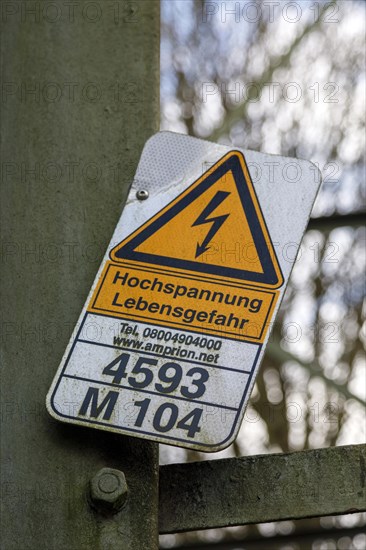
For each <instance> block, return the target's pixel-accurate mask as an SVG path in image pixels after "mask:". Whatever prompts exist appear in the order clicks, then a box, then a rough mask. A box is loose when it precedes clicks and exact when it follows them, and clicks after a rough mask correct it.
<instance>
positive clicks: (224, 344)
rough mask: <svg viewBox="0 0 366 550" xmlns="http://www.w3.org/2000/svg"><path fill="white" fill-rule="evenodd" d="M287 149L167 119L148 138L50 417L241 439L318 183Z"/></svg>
mask: <svg viewBox="0 0 366 550" xmlns="http://www.w3.org/2000/svg"><path fill="white" fill-rule="evenodd" d="M287 161H288V159H284V158H283V157H278V158H276V161H275V162H273V157H270V156H268V155H264V154H262V153H254V152H250V151H246V152H243V151H239V150H230V148H228V147H225V146H222V145H216V144H212V143H208V142H204V141H202V140H196V139H194V138H191V137H188V136H180V135H178V134H172V133H167V132H162V133H159V134H157V135H155V136H154V137H153V138H151V139H150V140H149V141H148V142H147V144H146V145H145V148H144V151H143V154H142V157H141V160H140V164H139V166H138V170H137V173H136V176H135V180H134V182H133V185H132V188H131V191H130V195H129V197H128V200H127V203H126V206H125V209H124V211H123V214H122V217H121V219H120V221H119V222H118V225H117V228H116V230H115V233H114V235H113V237H112V240H111V243H110V245H109V247H108V249H107V252H106V255H105V257H104V260H103V262H102V265H101V267H100V269H99V272H98V274H97V277H96V279H95V281H94V284H93V287H92V289H91V291H90V294H89V296H88V299H87V301H86V304H85V306H84V308H83V311H82V313H81V316H80V319H79V322H78V324H77V328H76V330H75V334H74V335H73V338H71V340H70V342H69V345H68V347H67V349H66V352H65V355H64V357H63V359H62V362H61V364H60V367H59V369H58V371H57V374H56V376H55V378H54V381H53V383H52V386H51V388H50V391H49V393H48V396H47V408H48V411H49V412H50V414H51V415H52V416H53V417H55V418H57V419H58V420H61V421H63V422H69V423H73V424H78V425H81V426H90V427H93V428H97V429H102V430H108V431H112V432H116V433H121V434H128V435H134V436H137V437H142V438H145V439H150V440H153V441H157V442H161V443H168V444H173V445H179V446H183V447H188V448H192V449H196V450H200V451H206V452H214V451H218V450H221V449H223V448H225V447H227V446H228V445H229V444H230V443H231V442H232V441H233V440H234V439H235V437H236V436H237V433H238V430H239V427H240V423H241V420H242V418H243V415H244V411H245V405H246V403H247V401H248V399H249V396H250V393H251V390H252V388H253V384H254V381H255V377H256V374H257V372H258V368H259V365H260V362H261V359H262V358H263V354H264V349H265V346H266V343H267V342H268V338H269V334H270V329H271V326H272V325H273V321H274V318H275V315H276V312H277V311H278V307H279V304H280V301H281V298H282V297H283V294H284V291H285V286H286V283H287V281H288V279H289V276H290V272H291V269H292V266H293V263H294V261H295V255H294V254H292V257H291V258H289V255H288V254H287V253H286V254H285V251H286V250H287V248H286V247H288V245H289V244H290V245H291V250H292V252H294V250H295V252H296V250H297V248H298V246H299V244H300V241H301V238H302V235H303V232H304V230H305V228H306V224H307V221H308V218H309V215H310V211H311V208H312V204H313V201H314V199H315V196H316V192H317V189H318V185H319V184H318V183H317V181H318V179H317V178H315V177H314V167H313V166H312V165H311V164H310V163H307V162H305V161H296V162H297V163H298V164H299V173H300V174H301V178H300V179H299V180H298V181H296V182H293V181H292V182H288V181H286V179H285V178H284V174H286V173H287V171H286V170H285V169H284V167H285V165H286V162H287ZM291 162H292V163H294V162H295V161H294V160H293V159H291ZM271 164H272V165H273V164H274V165H275V166H277V167H278V171H277V172H273V166H272V171H271V172H270V174H271V177H269V176H268V175H267V176H266V174H265V170H264V168H265V167H266V166H267V165H271ZM253 165H255V166H256V167H260V168H261V170H260V171H259V172H260V173H261V174H262V176H261V177H260V178H259V180H256V181H255V182H253V180H252V179H251V177H250V167H251V166H253ZM203 166H205V167H207V166H209V169H208V170H207V169H202V167H203ZM257 172H258V170H257ZM273 173H274V174H275V180H273V178H272V175H273ZM141 190H143V191H144V193H139V191H141ZM142 196H143V197H147V196H148V199H147V200H145V201H140V200H138V198H139V197H142Z"/></svg>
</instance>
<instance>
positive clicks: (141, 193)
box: [136, 189, 149, 201]
mask: <svg viewBox="0 0 366 550" xmlns="http://www.w3.org/2000/svg"><path fill="white" fill-rule="evenodd" d="M148 197H149V192H148V191H146V189H139V190H138V191H137V192H136V198H137V199H138V200H139V201H145V200H146V199H147V198H148Z"/></svg>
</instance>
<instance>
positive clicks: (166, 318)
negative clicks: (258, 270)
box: [88, 262, 277, 343]
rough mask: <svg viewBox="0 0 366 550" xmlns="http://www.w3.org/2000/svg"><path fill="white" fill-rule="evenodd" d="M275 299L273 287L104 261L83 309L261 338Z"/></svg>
mask: <svg viewBox="0 0 366 550" xmlns="http://www.w3.org/2000/svg"><path fill="white" fill-rule="evenodd" d="M276 300H277V292H273V291H267V290H261V289H258V290H256V289H253V288H246V287H244V286H240V285H237V284H230V282H227V281H225V282H223V283H215V282H207V281H206V280H204V279H199V278H193V277H187V276H184V275H183V274H182V275H180V274H176V275H173V274H168V273H165V274H164V273H161V272H160V273H159V272H154V271H153V270H147V269H143V268H140V267H138V266H134V265H132V264H131V265H126V266H124V265H114V264H113V263H112V262H108V263H107V265H106V267H105V269H104V272H103V275H102V277H101V278H100V282H99V284H98V286H97V288H96V290H95V292H94V295H93V298H92V300H91V302H90V304H89V306H88V311H90V312H92V313H99V314H101V315H108V314H109V315H112V316H114V317H122V318H130V319H135V320H136V321H137V320H144V321H147V322H149V323H151V324H156V325H159V326H168V327H169V326H171V327H174V328H180V329H182V330H189V331H193V332H200V333H202V332H205V333H208V334H212V335H216V336H221V337H225V338H233V339H237V340H244V341H253V342H256V343H262V342H263V341H264V339H265V335H266V333H267V330H268V329H269V326H270V323H271V318H272V315H273V310H274V307H275V303H276Z"/></svg>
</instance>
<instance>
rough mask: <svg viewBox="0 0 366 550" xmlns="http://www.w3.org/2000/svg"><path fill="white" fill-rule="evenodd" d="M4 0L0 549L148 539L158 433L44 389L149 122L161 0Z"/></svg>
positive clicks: (154, 121)
mask: <svg viewBox="0 0 366 550" xmlns="http://www.w3.org/2000/svg"><path fill="white" fill-rule="evenodd" d="M71 4H73V5H74V7H72V6H70V5H71ZM57 5H58V9H55V6H57ZM52 6H53V7H52ZM0 9H1V10H2V11H1V19H2V29H1V41H2V66H1V71H2V75H1V76H2V126H1V138H2V151H1V156H2V159H1V160H2V168H3V171H2V196H1V220H2V243H3V244H2V257H1V260H2V265H1V271H2V284H1V307H2V321H1V330H2V334H1V347H2V355H1V362H2V365H1V370H2V385H1V388H2V397H1V403H2V424H1V432H2V437H1V443H2V466H1V475H2V497H1V505H2V522H3V523H2V529H1V532H2V536H1V541H2V549H3V550H10V549H19V548H21V549H22V550H26V549H34V548H47V549H49V550H59V549H60V550H61V549H62V550H65V549H66V548H68V549H70V550H76V549H78V550H79V549H80V550H81V549H88V548H92V549H93V550H94V549H99V548H100V549H107V548H108V549H109V548H113V549H118V548H121V549H122V548H123V549H124V550H125V549H126V550H128V549H137V550H141V548H149V549H150V548H155V547H157V540H156V539H157V486H158V462H157V446H155V445H154V444H148V443H143V442H140V441H139V440H137V439H129V438H123V437H120V436H115V435H113V434H109V433H103V432H97V431H95V430H91V429H81V428H78V427H73V426H66V425H61V424H60V423H58V422H56V421H54V420H52V419H51V418H50V417H49V416H48V414H47V412H46V409H45V396H46V393H47V390H48V387H49V385H50V383H51V380H52V378H53V376H54V373H55V371H56V368H57V365H58V363H59V361H60V359H61V356H62V354H63V352H64V349H65V346H66V344H67V342H68V339H69V337H70V334H71V332H72V329H73V326H74V323H75V321H76V320H77V317H78V314H79V312H80V309H81V307H82V305H83V303H84V300H85V298H86V295H87V292H88V290H89V288H90V285H91V283H92V281H93V279H94V275H95V273H96V270H97V268H98V265H99V262H100V260H101V258H102V256H103V253H104V250H105V247H106V245H107V243H108V242H109V240H110V237H111V235H112V231H113V229H114V226H115V223H116V221H117V219H118V217H119V216H120V213H121V210H122V206H123V201H124V197H125V195H126V191H127V187H128V184H129V183H130V181H131V178H132V176H133V174H134V171H135V168H136V166H137V162H138V159H139V155H140V152H141V150H142V147H143V144H144V142H145V140H146V139H147V138H148V137H149V136H150V135H151V134H153V133H154V132H155V131H156V130H157V129H158V109H159V91H158V90H159V66H158V57H159V2H158V0H150V1H148V2H146V1H140V0H137V1H136V0H134V1H133V2H127V1H119V0H118V1H116V2H108V1H103V2H98V1H97V2H85V1H80V0H79V1H78V2H44V1H38V2H33V1H32V2H31V1H17V0H11V1H7V0H4V2H1V6H0ZM34 10H35V11H34ZM102 467H111V468H117V469H121V470H123V471H124V473H125V475H126V479H127V483H128V486H129V491H130V493H129V498H128V503H127V504H126V506H125V507H124V508H123V510H122V511H121V512H120V513H119V514H118V515H116V516H114V517H113V519H111V520H106V519H103V518H101V517H100V516H98V514H96V513H95V512H93V511H92V509H91V508H90V506H89V505H88V502H87V498H86V493H87V487H88V483H89V480H90V478H91V477H92V476H93V475H94V474H95V473H96V472H98V470H99V469H100V468H102Z"/></svg>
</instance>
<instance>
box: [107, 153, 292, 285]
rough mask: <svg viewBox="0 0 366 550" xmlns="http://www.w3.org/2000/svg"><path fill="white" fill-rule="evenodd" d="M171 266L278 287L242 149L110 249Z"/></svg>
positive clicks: (120, 256) (119, 255)
mask: <svg viewBox="0 0 366 550" xmlns="http://www.w3.org/2000/svg"><path fill="white" fill-rule="evenodd" d="M111 258H112V259H113V260H114V261H116V262H118V261H123V260H130V261H134V262H138V263H139V265H141V264H144V265H150V266H151V265H154V266H155V267H157V268H165V269H169V270H175V271H177V270H178V271H182V270H184V271H185V272H187V271H191V272H194V273H195V274H197V272H198V273H200V274H202V275H206V276H215V277H219V278H220V283H221V282H223V280H225V281H229V282H232V280H233V279H236V280H238V281H240V282H243V281H245V282H246V283H248V284H251V285H255V286H261V287H270V288H278V287H280V286H281V285H282V283H283V278H282V274H281V270H280V267H279V265H278V262H277V258H276V254H275V251H274V248H273V245H272V242H271V238H270V235H269V233H268V230H267V227H266V223H265V221H264V218H263V214H262V212H261V209H260V206H259V203H258V199H257V197H256V194H255V191H254V188H253V184H252V182H251V179H250V176H249V172H248V169H247V166H246V163H245V160H244V156H243V154H242V153H240V152H239V151H231V152H230V153H228V154H227V155H225V156H224V157H223V158H222V159H221V160H220V161H219V162H217V163H216V164H215V165H214V166H213V167H212V168H211V169H210V170H208V171H207V172H206V173H204V174H203V176H202V177H201V178H199V179H198V180H197V181H196V182H195V183H194V184H192V185H191V186H190V187H189V188H188V189H187V190H186V191H184V192H183V193H181V194H180V195H179V196H178V197H177V198H176V199H175V200H174V201H172V203H170V204H168V205H167V206H166V207H165V208H164V209H162V210H161V211H160V212H158V213H157V214H156V215H155V216H154V217H153V218H152V219H151V220H149V221H148V222H147V223H146V224H144V225H143V226H142V227H140V228H139V229H138V230H137V231H135V232H134V233H133V234H132V235H130V236H129V237H128V238H127V239H125V240H124V241H123V242H122V243H121V244H120V245H118V246H117V247H116V248H115V249H113V250H112V252H111Z"/></svg>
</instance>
